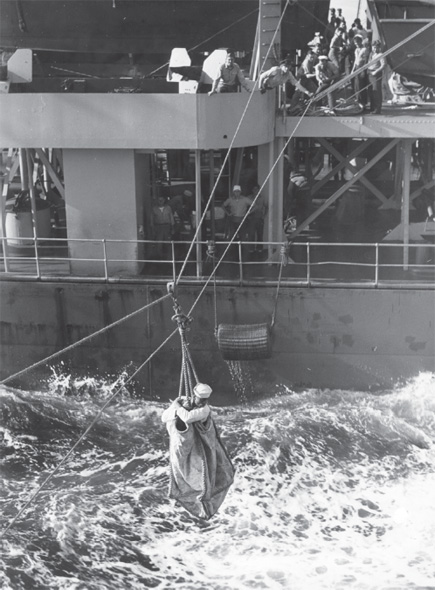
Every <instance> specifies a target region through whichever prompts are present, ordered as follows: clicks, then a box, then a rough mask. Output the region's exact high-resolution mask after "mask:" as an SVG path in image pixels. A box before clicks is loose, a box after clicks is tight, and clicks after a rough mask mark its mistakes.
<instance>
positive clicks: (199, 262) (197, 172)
mask: <svg viewBox="0 0 435 590" xmlns="http://www.w3.org/2000/svg"><path fill="white" fill-rule="evenodd" d="M201 208H202V203H201V150H195V216H196V219H195V227H196V229H197V228H198V226H199V222H200V221H201ZM201 231H202V228H201V229H200V231H199V232H198V234H197V237H196V276H197V277H198V278H199V277H200V276H201V275H202V250H201Z"/></svg>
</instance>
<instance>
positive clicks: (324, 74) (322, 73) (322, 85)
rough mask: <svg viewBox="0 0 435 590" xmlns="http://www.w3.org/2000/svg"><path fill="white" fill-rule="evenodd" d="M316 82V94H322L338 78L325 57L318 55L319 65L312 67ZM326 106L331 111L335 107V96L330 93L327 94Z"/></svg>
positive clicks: (335, 70)
mask: <svg viewBox="0 0 435 590" xmlns="http://www.w3.org/2000/svg"><path fill="white" fill-rule="evenodd" d="M314 70H315V72H316V80H317V83H318V85H319V87H318V89H317V92H316V94H319V93H320V92H323V90H326V89H327V88H329V86H331V85H332V84H334V82H336V81H337V80H338V78H339V77H340V72H339V70H338V68H337V66H335V65H334V64H333V63H332V62H331V61H330V60H329V59H328V58H327V56H326V55H319V63H318V64H317V65H315V66H314ZM328 106H329V108H330V109H333V108H334V106H335V96H334V94H333V93H332V92H330V93H328Z"/></svg>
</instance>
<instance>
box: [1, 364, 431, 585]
mask: <svg viewBox="0 0 435 590" xmlns="http://www.w3.org/2000/svg"><path fill="white" fill-rule="evenodd" d="M112 392H113V386H111V385H110V384H108V383H104V382H103V383H101V382H98V381H96V380H93V379H88V380H83V381H81V382H78V381H77V382H75V383H72V382H71V380H69V379H64V380H62V379H61V378H56V379H54V380H53V383H52V384H51V385H50V387H49V388H48V390H47V388H45V391H43V392H42V391H19V390H14V389H10V388H6V387H3V388H1V389H0V408H1V414H0V416H1V422H0V424H1V429H0V430H1V432H0V452H1V462H0V465H1V476H2V477H1V498H0V499H1V517H0V518H1V527H2V529H3V530H4V528H5V527H6V526H7V524H8V523H9V522H10V521H11V520H12V519H13V517H14V516H15V515H16V513H17V511H18V510H19V508H20V507H21V506H22V505H23V504H24V502H25V501H26V500H27V499H28V498H29V496H30V495H31V493H32V492H33V491H35V490H36V489H37V487H38V486H39V485H40V483H41V482H42V480H43V479H44V478H45V477H46V476H47V474H48V473H49V472H50V471H52V470H53V469H54V467H55V466H56V465H57V464H58V463H59V461H60V459H61V458H62V457H63V456H64V455H65V453H66V452H67V451H68V449H69V448H70V447H71V446H72V444H73V443H74V442H75V441H76V440H77V439H78V437H79V436H80V434H81V433H82V432H83V431H84V430H85V428H86V427H87V425H88V424H89V423H90V422H91V421H92V419H93V417H94V416H95V414H96V413H97V412H98V409H99V408H100V407H101V405H102V404H103V403H104V400H105V399H107V396H109V395H110V394H111V393H112ZM164 407H166V404H163V403H158V402H146V401H143V400H139V399H135V398H134V397H132V396H131V395H130V394H129V393H127V392H125V393H121V394H120V395H119V396H118V397H117V398H116V399H115V401H114V402H113V404H112V405H111V406H109V407H108V409H107V410H106V412H105V413H104V416H103V417H102V418H101V420H100V421H99V422H98V423H97V424H96V425H95V427H94V428H93V429H92V431H91V432H90V433H89V436H88V438H87V439H86V440H85V441H84V442H83V443H82V444H81V446H80V447H79V448H78V449H77V450H76V452H75V453H74V455H73V456H72V457H71V458H70V459H69V461H68V462H67V463H66V464H64V465H63V466H62V467H61V469H60V470H59V472H58V473H57V474H56V475H55V476H54V477H53V479H52V480H51V481H50V482H49V483H48V485H47V487H46V488H45V489H43V490H41V492H40V493H39V494H38V495H37V496H36V498H35V500H34V501H33V503H32V504H31V505H30V506H29V508H28V509H27V511H26V512H25V513H24V514H23V515H22V516H21V518H20V519H19V520H17V521H16V522H15V523H14V525H13V526H12V527H11V528H10V530H9V531H8V532H7V533H6V534H5V535H4V536H3V538H2V541H1V544H0V551H1V554H0V562H1V567H0V587H1V588H2V589H3V590H9V589H13V590H16V589H32V590H37V589H62V590H64V589H67V590H73V589H74V590H97V589H98V590H102V589H110V590H121V589H125V590H127V589H128V590H132V589H133V590H134V589H145V588H158V589H161V590H164V589H165V590H173V589H181V590H203V589H204V590H233V589H234V590H243V589H248V588H249V589H251V588H260V589H271V590H272V589H273V590H283V589H291V590H311V589H313V590H326V589H328V590H329V589H331V590H340V589H351V590H357V589H358V590H402V589H429V588H431V589H435V549H434V548H435V445H434V442H435V375H433V374H429V373H425V374H421V375H420V376H419V377H417V378H416V379H414V380H413V381H411V382H409V383H408V384H406V385H403V386H400V387H396V388H395V389H393V390H391V391H384V392H382V393H378V394H367V393H358V392H350V391H339V390H334V391H330V390H327V391H321V390H307V391H303V392H292V391H289V390H286V389H284V388H282V390H281V391H278V392H277V393H275V392H274V395H273V396H270V395H267V392H265V395H264V398H262V399H257V400H256V401H255V402H250V401H249V399H247V398H246V396H244V399H243V400H242V401H240V400H239V401H238V400H237V399H235V403H234V405H233V406H226V407H220V408H218V407H213V413H214V417H215V420H216V423H217V425H218V428H219V429H220V432H221V436H222V440H223V442H224V444H225V445H226V447H227V449H228V452H229V454H230V456H231V457H232V459H233V462H234V465H235V467H236V478H235V483H234V485H233V486H232V488H231V489H230V491H229V493H228V495H227V498H226V500H225V502H224V504H223V505H222V507H221V509H220V511H219V513H218V514H217V515H216V516H215V517H214V518H213V519H211V520H210V521H207V522H204V521H199V520H196V519H194V518H192V517H191V516H190V515H189V514H187V513H186V512H185V511H184V510H183V509H182V508H179V507H177V506H174V504H173V503H172V501H170V500H168V498H167V489H168V439H167V434H166V430H165V428H164V425H163V424H162V423H161V421H160V414H161V412H162V410H163V409H164Z"/></svg>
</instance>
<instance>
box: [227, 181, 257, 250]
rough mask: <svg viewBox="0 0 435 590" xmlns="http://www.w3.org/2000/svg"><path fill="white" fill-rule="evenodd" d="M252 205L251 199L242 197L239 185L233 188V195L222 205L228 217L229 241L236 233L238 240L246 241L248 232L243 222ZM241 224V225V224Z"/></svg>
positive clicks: (246, 225)
mask: <svg viewBox="0 0 435 590" xmlns="http://www.w3.org/2000/svg"><path fill="white" fill-rule="evenodd" d="M251 204H252V199H250V198H249V197H245V196H244V195H242V188H241V186H240V185H239V184H235V185H234V187H233V194H232V195H231V197H229V198H228V199H227V200H226V201H224V203H223V208H224V209H225V211H226V213H227V215H228V234H229V235H228V237H229V238H230V239H231V238H232V237H233V236H234V235H235V234H236V233H238V234H239V236H240V239H242V240H243V239H246V237H247V232H248V224H247V223H246V220H245V222H243V218H244V217H245V215H246V213H247V211H248V209H249V207H250V206H251ZM242 222H243V223H242Z"/></svg>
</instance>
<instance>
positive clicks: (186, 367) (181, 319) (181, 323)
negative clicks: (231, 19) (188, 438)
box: [0, 0, 290, 538]
mask: <svg viewBox="0 0 435 590" xmlns="http://www.w3.org/2000/svg"><path fill="white" fill-rule="evenodd" d="M289 2H290V0H287V1H286V5H285V8H284V10H283V12H282V14H281V17H280V20H279V22H278V25H277V27H276V30H275V33H274V35H273V38H272V41H271V43H270V46H269V50H268V52H267V54H266V56H265V58H264V61H263V64H262V66H261V69H260V72H261V71H262V69H263V67H264V64H265V63H266V60H267V58H268V54H269V52H270V49H271V47H272V46H273V42H274V39H275V37H276V35H277V32H278V30H279V27H280V24H281V21H282V19H283V17H284V13H285V11H286V9H287V6H288V5H289ZM253 12H255V11H253ZM245 18H246V17H245ZM233 24H235V23H233ZM231 26H232V25H231ZM257 82H258V80H257V81H256V83H255V85H256V84H257ZM255 85H254V88H255ZM253 90H254V89H253ZM253 90H252V91H251V94H250V96H249V99H248V101H247V104H246V106H245V109H244V111H243V113H242V116H241V118H240V121H239V123H238V126H237V128H236V131H235V133H234V136H233V139H232V141H231V144H230V146H229V148H228V151H227V154H226V157H225V159H224V162H223V164H222V167H221V170H220V171H219V175H218V177H217V179H216V182H215V185H214V187H213V190H212V192H211V194H210V197H209V200H208V202H207V205H206V208H205V210H204V213H203V215H202V217H201V220H200V223H199V224H198V227H197V229H196V232H195V236H194V237H193V239H192V241H191V244H190V248H189V251H188V253H187V255H186V258H185V261H184V263H183V267H182V269H181V271H180V273H179V275H178V277H177V278H176V279H175V280H174V283H173V287H172V291H170V292H169V293H168V294H167V295H165V296H163V297H161V298H160V299H159V300H157V301H155V302H153V303H151V304H148V305H146V306H145V307H143V308H141V309H140V310H137V311H135V312H133V313H131V314H129V315H128V316H125V317H123V318H121V319H120V320H118V321H116V322H114V323H113V324H111V325H110V326H106V327H105V328H103V329H101V330H99V331H97V332H95V333H93V334H91V335H89V336H87V337H85V338H83V339H82V340H79V341H78V342H76V343H74V344H72V345H71V346H68V347H66V348H65V349H63V350H61V351H58V352H57V353H54V354H53V355H51V356H49V357H47V358H46V359H43V360H42V361H39V362H37V363H34V364H33V365H31V366H30V367H27V368H26V369H24V370H22V371H20V372H18V373H16V374H15V375H11V376H9V377H8V378H6V379H5V380H3V381H1V382H0V384H3V383H6V382H7V381H10V380H11V379H13V378H15V377H17V376H19V375H22V374H24V373H27V372H28V371H30V370H31V369H33V368H35V367H37V366H40V365H41V364H44V363H47V362H49V361H50V360H52V359H54V358H56V357H57V356H59V355H60V354H63V353H64V352H66V351H69V350H72V349H73V348H75V347H76V346H79V345H80V344H82V343H83V342H86V341H88V340H90V339H91V338H93V337H95V336H96V335H98V334H101V333H102V332H104V331H106V330H107V329H109V328H111V327H113V326H115V325H117V324H119V323H121V322H123V321H125V320H127V319H128V318H130V317H133V316H134V315H136V314H138V313H139V312H141V311H143V310H145V309H147V308H148V307H151V306H152V305H155V304H156V303H158V302H160V301H162V300H164V299H165V298H166V297H169V296H171V297H172V299H173V302H174V309H175V311H176V313H175V315H174V316H173V319H175V321H176V322H177V326H178V331H179V333H180V336H181V342H182V369H181V374H182V380H183V383H182V384H181V380H180V391H181V389H182V386H183V385H184V389H185V391H186V393H187V395H188V397H190V399H191V398H192V395H193V383H192V374H193V376H194V377H195V379H196V381H197V382H198V377H197V374H196V371H195V368H194V365H193V361H192V358H191V355H190V351H189V349H188V343H187V340H186V335H185V332H186V329H187V326H188V324H189V323H190V322H191V321H192V318H191V317H190V313H189V314H188V315H187V316H186V315H184V314H183V313H182V312H181V307H180V306H179V304H178V302H177V300H176V297H175V292H174V288H175V286H176V284H177V283H178V282H179V280H180V278H181V276H182V273H183V272H184V269H185V267H186V264H187V261H188V259H189V256H190V253H191V251H192V248H193V245H194V242H195V240H196V238H197V235H198V233H199V230H200V228H201V225H202V223H203V221H204V219H205V215H206V211H207V209H208V207H209V205H210V203H211V200H212V197H213V195H214V193H215V191H216V188H217V185H218V182H219V180H220V177H221V176H222V173H223V170H224V167H225V164H226V162H227V160H228V158H229V154H230V152H231V149H232V146H233V145H234V141H235V138H236V136H237V133H238V132H239V129H240V127H241V124H242V121H243V119H244V117H245V114H246V112H247V109H248V107H249V104H250V102H251V100H252V96H253ZM275 165H276V163H275ZM273 169H274V167H273V168H272V169H271V172H272V171H273ZM271 172H270V173H269V175H268V177H267V178H269V176H270V174H271ZM256 198H258V195H257V197H256ZM255 200H256V199H255ZM255 200H254V203H255ZM254 203H253V204H254ZM251 208H252V205H251V207H250V209H249V211H250V210H251ZM249 211H248V212H247V214H246V215H245V217H246V216H247V215H248V214H249ZM243 221H244V220H243ZM243 221H242V223H243ZM234 237H235V236H234ZM233 239H234V238H233ZM232 241H233V240H232ZM232 241H231V242H230V244H229V245H228V247H229V246H230V245H231V243H232ZM228 247H227V250H228ZM214 274H215V272H214V273H213V275H214ZM210 278H211V277H209V279H208V281H207V283H206V285H207V284H208V282H209V281H210ZM202 293H203V290H201V293H200V295H199V296H198V297H197V299H196V301H195V302H194V305H193V306H192V308H191V310H193V308H194V307H195V306H196V304H197V302H198V301H199V298H200V297H201V295H202ZM175 332H176V330H174V331H173V332H172V333H171V334H170V335H169V336H168V337H167V338H166V339H165V340H164V341H163V342H162V343H161V344H160V346H159V347H158V348H156V349H155V350H154V352H153V353H152V354H151V355H150V356H149V357H148V359H147V360H146V361H144V362H143V363H142V365H141V366H140V367H139V368H138V369H137V370H136V371H135V372H134V373H133V374H132V375H131V376H130V377H129V378H128V379H127V381H126V382H125V383H124V384H123V385H122V386H120V387H119V388H118V389H117V390H116V391H115V392H114V393H113V394H112V395H111V396H110V398H109V399H108V400H107V401H106V402H105V403H104V404H103V406H102V408H101V409H100V410H99V411H98V413H97V415H96V416H95V417H94V419H93V420H92V422H91V424H90V425H89V426H88V427H87V428H86V430H85V431H84V432H83V434H82V435H81V436H80V437H79V439H78V440H77V441H76V443H75V444H74V445H73V446H72V447H71V448H70V450H69V451H68V452H67V453H66V455H65V456H64V457H63V458H62V460H61V461H60V462H59V463H58V465H57V466H56V467H55V469H54V470H53V471H52V472H51V473H50V474H49V475H48V476H47V477H46V478H45V480H44V481H43V482H42V484H41V485H40V486H39V487H38V489H37V490H36V491H35V492H34V493H33V494H32V495H31V496H30V498H29V499H28V500H27V502H26V503H25V504H24V506H23V507H22V508H21V509H20V510H19V511H18V513H17V514H16V515H15V517H14V518H13V519H12V520H11V522H10V523H9V524H8V525H7V527H6V528H5V529H4V530H3V531H2V532H1V534H0V538H3V536H4V535H5V534H6V533H7V532H8V531H9V529H10V528H11V527H12V526H13V524H14V523H15V522H16V521H17V520H18V519H19V518H20V516H21V515H22V514H23V513H24V511H25V510H26V509H27V508H28V506H29V505H30V504H31V503H32V502H33V500H34V499H35V498H36V496H37V495H38V494H39V493H40V491H41V490H42V489H43V488H44V487H45V486H46V485H47V484H48V482H49V481H50V480H51V479H52V478H53V477H54V475H55V474H56V473H57V472H58V471H59V469H60V467H61V466H62V465H63V464H64V463H65V462H66V461H67V459H68V458H69V457H70V456H71V455H72V453H73V452H74V451H75V449H76V448H77V447H78V446H79V444H80V443H81V442H82V440H83V439H84V438H85V437H86V436H87V434H88V433H89V432H90V430H91V429H92V428H93V426H94V425H95V423H96V422H97V421H98V420H99V418H100V416H101V415H102V413H103V412H104V410H105V409H106V408H107V407H108V405H109V404H110V403H111V402H112V400H113V399H114V398H115V397H116V396H117V395H118V393H119V392H120V391H121V390H122V389H123V388H124V387H125V385H126V384H128V383H129V382H130V381H131V380H132V379H133V378H134V377H135V376H136V375H137V374H138V373H139V372H140V371H141V370H142V369H143V367H144V366H146V364H147V363H148V362H149V361H150V360H151V359H152V358H153V357H154V356H155V355H156V354H157V352H159V350H160V349H161V348H163V346H164V345H165V344H166V343H167V342H168V341H169V340H170V339H171V338H172V336H173V335H174V334H175Z"/></svg>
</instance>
